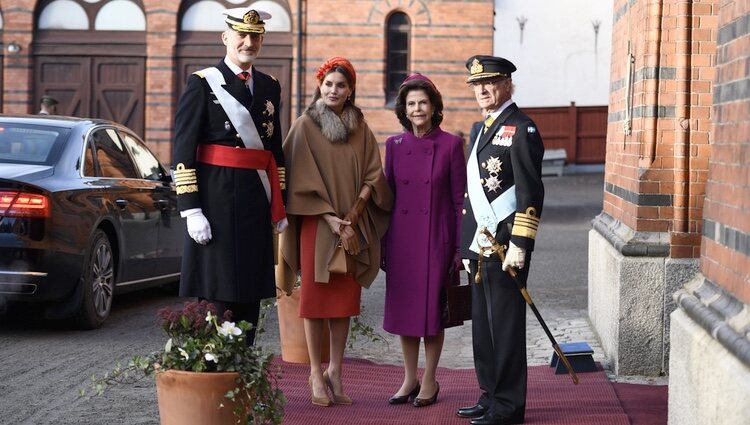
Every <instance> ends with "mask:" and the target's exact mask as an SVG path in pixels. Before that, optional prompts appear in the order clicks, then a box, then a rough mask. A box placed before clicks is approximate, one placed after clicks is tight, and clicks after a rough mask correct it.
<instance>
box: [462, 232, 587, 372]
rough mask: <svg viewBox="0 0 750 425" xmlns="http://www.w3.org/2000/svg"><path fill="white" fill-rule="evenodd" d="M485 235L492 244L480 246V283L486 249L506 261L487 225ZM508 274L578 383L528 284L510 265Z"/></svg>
mask: <svg viewBox="0 0 750 425" xmlns="http://www.w3.org/2000/svg"><path fill="white" fill-rule="evenodd" d="M479 231H480V232H481V233H482V234H483V235H484V236H486V237H487V240H488V241H490V244H491V246H489V247H480V248H479V249H480V251H481V252H480V253H479V259H480V261H479V265H478V266H477V276H476V278H475V280H476V282H477V283H480V281H481V274H480V270H481V259H482V257H484V251H492V254H495V255H497V257H498V258H500V262H501V263H503V262H505V246H503V245H500V244H499V243H497V240H496V239H495V237H494V236H492V233H490V232H489V230H487V228H486V227H482V228H481V229H480V230H479ZM508 274H509V275H510V277H511V279H513V282H515V284H516V286H517V287H518V290H519V291H521V295H522V296H523V299H524V300H525V301H526V304H528V305H529V307H531V311H533V312H534V316H536V319H537V320H538V321H539V324H541V325H542V328H543V329H544V333H546V334H547V338H549V340H550V342H551V343H552V348H554V349H555V353H557V356H558V357H560V360H561V361H562V362H563V364H564V365H565V368H566V369H568V374H569V375H570V377H571V378H572V379H573V383H574V384H578V375H576V372H575V371H574V370H573V366H571V365H570V362H569V361H568V358H567V357H565V354H564V353H563V351H562V350H561V349H560V346H559V345H558V344H557V341H555V337H554V336H552V332H550V331H549V328H548V327H547V324H546V323H545V322H544V319H542V315H541V314H540V313H539V310H538V309H537V308H536V306H535V305H534V301H532V300H531V295H529V291H527V290H526V285H524V284H523V283H521V281H520V280H518V273H517V272H516V269H514V268H513V267H508Z"/></svg>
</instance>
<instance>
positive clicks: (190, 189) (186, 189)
mask: <svg viewBox="0 0 750 425" xmlns="http://www.w3.org/2000/svg"><path fill="white" fill-rule="evenodd" d="M197 191H198V185H197V184H189V185H185V186H177V194H178V195H182V194H183V193H194V192H197Z"/></svg>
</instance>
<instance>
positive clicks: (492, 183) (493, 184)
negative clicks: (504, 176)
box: [482, 156, 503, 192]
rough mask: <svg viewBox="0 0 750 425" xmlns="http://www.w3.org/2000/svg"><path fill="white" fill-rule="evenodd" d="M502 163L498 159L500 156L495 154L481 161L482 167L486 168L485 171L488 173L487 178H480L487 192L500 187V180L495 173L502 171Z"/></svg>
mask: <svg viewBox="0 0 750 425" xmlns="http://www.w3.org/2000/svg"><path fill="white" fill-rule="evenodd" d="M502 165H503V161H500V158H499V157H496V156H491V157H490V158H489V159H488V160H487V162H483V163H482V168H484V169H485V170H487V173H488V174H489V175H490V177H489V178H486V179H482V185H483V186H484V187H485V188H486V189H487V191H488V192H495V191H497V190H498V189H500V183H501V182H502V180H500V179H498V178H497V175H498V173H500V171H502Z"/></svg>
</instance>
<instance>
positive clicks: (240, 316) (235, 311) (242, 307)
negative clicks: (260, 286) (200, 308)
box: [198, 298, 260, 346]
mask: <svg viewBox="0 0 750 425" xmlns="http://www.w3.org/2000/svg"><path fill="white" fill-rule="evenodd" d="M204 299H205V298H198V300H199V301H203V300H204ZM206 301H208V302H209V303H211V304H213V305H214V306H215V307H216V314H217V315H218V316H219V317H221V316H222V315H224V312H225V311H227V310H230V311H231V312H232V321H234V322H239V321H241V320H245V321H247V322H250V323H252V325H253V328H252V329H251V330H249V331H248V332H247V337H246V338H245V342H246V343H247V345H248V346H251V345H253V343H254V342H255V328H256V327H257V326H258V316H259V315H260V303H258V302H250V303H229V302H225V301H216V300H206Z"/></svg>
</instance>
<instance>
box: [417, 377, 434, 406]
mask: <svg viewBox="0 0 750 425" xmlns="http://www.w3.org/2000/svg"><path fill="white" fill-rule="evenodd" d="M435 384H437V389H436V390H435V394H433V395H432V397H430V398H419V397H417V398H415V399H414V403H413V404H414V407H425V406H429V405H431V404H435V402H436V401H437V396H438V393H439V392H440V383H438V382H437V381H435Z"/></svg>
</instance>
